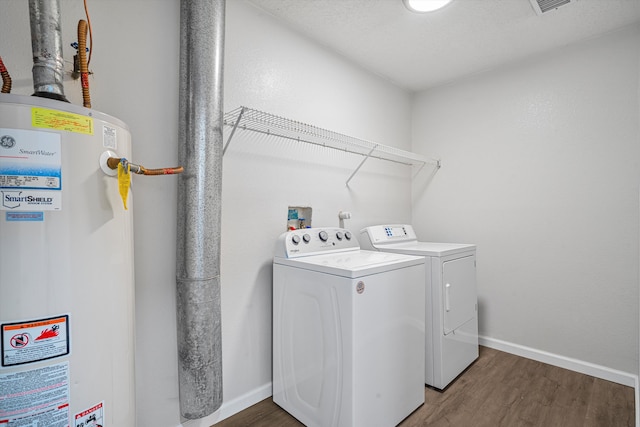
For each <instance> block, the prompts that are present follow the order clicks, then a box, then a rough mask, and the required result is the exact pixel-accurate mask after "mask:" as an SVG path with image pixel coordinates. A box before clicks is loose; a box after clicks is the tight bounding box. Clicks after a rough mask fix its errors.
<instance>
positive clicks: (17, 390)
mask: <svg viewBox="0 0 640 427" xmlns="http://www.w3.org/2000/svg"><path fill="white" fill-rule="evenodd" d="M0 402H2V405H0V426H3V427H4V426H6V427H39V426H47V427H69V362H64V363H59V364H56V365H51V366H45V367H43V368H38V369H32V370H27V371H21V372H14V373H11V374H4V375H0Z"/></svg>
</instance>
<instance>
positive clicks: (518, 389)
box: [215, 347, 635, 427]
mask: <svg viewBox="0 0 640 427" xmlns="http://www.w3.org/2000/svg"><path fill="white" fill-rule="evenodd" d="M634 399H635V395H634V390H633V388H631V387H626V386H623V385H619V384H616V383H612V382H609V381H605V380H601V379H598V378H594V377H590V376H588V375H583V374H579V373H576V372H573V371H569V370H566V369H562V368H558V367H555V366H551V365H546V364H544V363H540V362H536V361H534V360H530V359H525V358H522V357H518V356H514V355H512V354H508V353H504V352H501V351H497V350H494V349H491V348H487V347H480V357H479V358H478V360H477V361H476V362H475V363H474V364H473V365H471V366H470V367H469V368H468V369H467V370H466V371H465V372H464V373H463V374H462V375H461V376H460V377H459V378H458V379H457V380H456V381H455V382H454V383H453V384H452V385H450V386H449V388H448V389H447V390H445V391H444V392H443V393H441V392H438V391H435V390H432V389H429V388H425V404H424V405H422V406H421V407H419V408H418V409H416V410H415V411H414V412H413V413H412V414H411V415H410V416H409V417H407V418H406V419H405V420H404V421H403V422H402V423H400V426H401V427H418V426H429V427H529V426H536V427H556V426H557V427H624V426H628V427H633V426H634V425H635V412H634ZM215 426H216V427H243V426H251V427H270V426H277V427H289V426H291V427H294V426H295V427H298V426H302V424H301V423H300V422H298V421H297V420H296V419H295V418H293V417H292V416H291V415H289V414H288V413H287V412H286V411H284V410H283V409H281V408H280V407H279V406H278V405H276V404H275V403H273V400H271V398H268V399H265V400H263V401H261V402H259V403H257V404H255V405H253V406H251V407H250V408H247V409H245V410H244V411H242V412H240V413H238V414H236V415H234V416H232V417H230V418H227V419H226V420H222V421H221V422H219V423H217V424H215ZM371 427H382V426H371Z"/></svg>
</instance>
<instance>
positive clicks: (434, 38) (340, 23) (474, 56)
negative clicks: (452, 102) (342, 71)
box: [248, 0, 640, 91]
mask: <svg viewBox="0 0 640 427" xmlns="http://www.w3.org/2000/svg"><path fill="white" fill-rule="evenodd" d="M248 1H249V2H250V3H251V4H253V5H254V6H256V7H257V8H259V9H261V10H263V11H264V12H266V13H268V14H270V15H273V16H274V17H275V18H276V19H277V20H279V21H280V22H281V23H282V24H283V25H285V26H287V27H290V28H292V29H293V30H295V31H296V32H299V33H302V34H304V35H305V36H306V37H308V38H310V39H312V40H315V41H316V42H318V43H320V44H322V45H324V46H326V47H328V48H329V49H331V50H333V51H336V52H338V53H339V54H340V55H342V56H344V57H346V58H348V59H349V60H351V61H353V62H355V63H357V64H359V65H360V66H362V67H364V68H365V69H367V70H369V71H371V72H373V73H376V74H378V75H380V76H383V77H384V78H386V79H388V80H390V81H392V82H394V83H395V84H397V85H398V86H401V87H404V88H406V89H409V90H413V91H418V90H423V89H427V88H429V87H433V86H437V85H440V84H443V83H446V82H449V81H452V80H455V79H458V78H460V77H464V76H467V75H470V74H474V73H477V72H480V71H484V70H489V69H492V68H494V67H497V66H500V65H503V64H507V63H509V62H513V61H518V60H521V59H523V58H526V57H529V56H532V55H536V54H538V53H540V52H543V51H547V50H550V49H557V48H560V47H562V46H564V45H567V44H570V43H573V42H576V41H580V40H584V39H587V38H591V37H595V36H599V35H602V34H604V33H607V32H610V31H614V30H616V29H619V28H621V27H624V26H627V25H630V24H633V23H638V22H640V0H572V1H571V3H569V4H566V5H564V6H561V7H559V8H558V9H555V10H552V11H549V12H546V13H544V14H543V15H538V14H536V12H535V11H534V9H533V7H532V5H531V3H530V1H529V0H453V2H452V3H450V4H449V5H448V6H446V7H445V8H444V9H441V10H440V11H437V12H432V13H429V14H417V13H412V12H409V11H408V10H407V9H406V8H405V7H404V5H403V4H402V0H248Z"/></svg>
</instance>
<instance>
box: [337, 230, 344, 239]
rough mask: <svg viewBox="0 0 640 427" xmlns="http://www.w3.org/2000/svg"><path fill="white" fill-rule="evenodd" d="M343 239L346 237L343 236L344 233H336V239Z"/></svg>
mask: <svg viewBox="0 0 640 427" xmlns="http://www.w3.org/2000/svg"><path fill="white" fill-rule="evenodd" d="M342 237H344V234H342V231H338V232H337V233H336V238H337V239H338V240H342Z"/></svg>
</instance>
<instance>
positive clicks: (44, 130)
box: [0, 94, 135, 427]
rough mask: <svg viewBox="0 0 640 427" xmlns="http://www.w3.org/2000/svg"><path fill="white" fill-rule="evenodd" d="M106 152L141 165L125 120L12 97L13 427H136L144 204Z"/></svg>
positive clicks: (4, 264) (4, 380)
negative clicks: (137, 295)
mask: <svg viewBox="0 0 640 427" xmlns="http://www.w3.org/2000/svg"><path fill="white" fill-rule="evenodd" d="M104 153H109V154H107V155H106V156H107V157H109V156H110V155H111V156H114V157H126V158H127V159H129V158H130V157H131V136H130V133H129V130H128V127H127V126H126V125H125V124H124V123H122V122H121V121H120V120H118V119H115V118H113V117H110V116H107V115H105V114H102V113H99V112H96V111H94V110H91V109H87V108H83V107H78V106H74V105H71V104H68V103H65V102H61V101H55V100H49V99H44V98H36V97H30V96H21V95H11V94H0V195H1V196H2V200H1V202H0V328H1V331H0V332H1V334H2V337H1V338H2V339H1V351H2V353H1V354H0V357H1V358H2V359H1V360H2V363H1V364H0V425H2V426H7V427H12V426H14V425H15V426H17V425H20V426H38V427H39V426H47V427H65V426H68V425H70V426H73V427H78V426H82V427H88V426H98V425H100V426H103V427H107V426H108V427H133V426H134V425H135V400H134V399H135V381H134V270H133V233H132V200H131V195H130V194H129V195H128V200H127V208H128V210H125V207H124V203H123V200H122V198H121V195H120V193H119V188H118V179H117V177H116V176H113V175H110V174H108V173H105V172H104V171H103V170H102V169H101V166H100V159H101V157H102V158H103V159H104V158H105V154H104ZM107 172H110V170H108V171H107Z"/></svg>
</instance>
